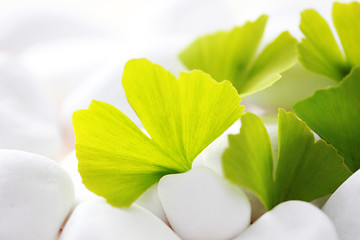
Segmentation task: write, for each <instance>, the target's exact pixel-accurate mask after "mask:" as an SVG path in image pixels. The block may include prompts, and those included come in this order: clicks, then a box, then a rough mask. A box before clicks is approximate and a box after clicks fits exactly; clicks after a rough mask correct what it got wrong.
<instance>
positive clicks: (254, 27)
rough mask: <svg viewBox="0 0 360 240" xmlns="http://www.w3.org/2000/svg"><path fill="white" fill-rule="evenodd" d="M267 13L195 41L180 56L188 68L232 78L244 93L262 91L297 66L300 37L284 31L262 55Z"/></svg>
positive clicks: (223, 77)
mask: <svg viewBox="0 0 360 240" xmlns="http://www.w3.org/2000/svg"><path fill="white" fill-rule="evenodd" d="M266 21H267V16H265V15H263V16H261V17H259V19H257V20H256V21H255V22H247V23H246V24H245V25H244V26H242V27H236V28H234V29H233V30H231V31H229V32H225V31H222V32H218V33H215V34H212V35H207V36H203V37H201V38H199V39H197V40H196V41H194V42H193V43H192V44H191V45H190V46H188V47H187V48H186V49H185V50H184V51H183V52H181V53H180V55H179V57H180V59H181V61H182V62H183V63H184V64H185V66H186V67H187V68H188V69H191V70H192V69H201V70H203V71H205V72H207V73H209V74H211V76H212V77H213V78H214V79H216V80H217V81H222V80H229V81H231V82H232V83H233V85H234V86H235V87H236V89H237V90H238V93H239V94H240V96H241V97H245V96H248V95H250V94H253V93H255V92H258V91H261V90H263V89H265V88H267V87H269V86H271V85H272V84H273V83H274V82H276V81H277V80H278V79H279V78H280V77H281V76H280V73H281V72H283V71H285V70H287V69H288V68H290V67H291V66H293V65H294V64H295V62H296V58H297V41H296V39H294V38H293V37H292V36H291V35H290V34H289V33H288V32H283V33H282V34H280V35H279V36H278V38H276V39H275V40H274V41H273V42H272V43H270V44H269V45H268V46H267V47H266V48H265V49H264V50H263V51H262V52H261V53H260V54H259V55H258V56H256V52H257V51H258V48H259V43H260V41H261V38H262V35H263V32H264V29H265V25H266Z"/></svg>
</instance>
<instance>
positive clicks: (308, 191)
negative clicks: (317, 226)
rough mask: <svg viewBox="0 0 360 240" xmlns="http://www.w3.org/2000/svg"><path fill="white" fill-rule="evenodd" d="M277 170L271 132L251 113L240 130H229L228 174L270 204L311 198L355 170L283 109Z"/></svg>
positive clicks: (331, 189)
mask: <svg viewBox="0 0 360 240" xmlns="http://www.w3.org/2000/svg"><path fill="white" fill-rule="evenodd" d="M278 125H279V133H278V134H279V146H278V159H277V161H276V170H275V173H274V170H273V164H274V160H273V157H272V152H271V143H270V138H269V135H268V133H267V131H266V129H265V126H264V124H263V122H262V121H261V119H260V118H259V117H257V116H256V115H255V114H252V113H245V114H244V115H243V116H242V117H241V130H240V133H239V134H237V135H230V136H229V148H228V149H226V150H225V152H224V154H223V169H224V173H225V176H226V177H227V178H228V179H229V180H230V181H232V182H233V183H235V184H238V185H240V186H242V187H244V188H247V189H249V190H250V191H252V192H253V193H254V194H255V195H256V196H257V197H258V198H259V199H260V201H261V202H262V203H263V204H264V206H265V207H266V208H267V209H271V208H273V207H274V206H276V205H277V204H279V203H281V202H284V201H287V200H303V201H312V200H314V199H316V198H319V197H322V196H324V195H326V194H329V193H333V192H334V191H335V190H336V189H337V188H338V187H339V186H340V184H341V183H343V182H344V181H345V180H346V179H347V178H348V177H349V176H350V175H351V172H350V171H349V170H348V169H347V167H346V166H345V164H344V162H343V159H342V158H341V157H340V156H339V155H338V154H337V152H336V150H335V149H334V148H333V147H332V146H331V145H329V144H327V143H326V142H325V141H323V140H319V141H317V142H315V138H314V135H313V134H312V133H311V131H310V129H309V128H308V127H307V125H306V124H305V123H304V122H302V121H301V120H299V119H297V118H296V116H295V115H294V114H292V113H290V112H285V111H284V110H282V109H280V110H279V119H278Z"/></svg>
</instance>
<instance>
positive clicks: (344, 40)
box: [299, 2, 360, 82]
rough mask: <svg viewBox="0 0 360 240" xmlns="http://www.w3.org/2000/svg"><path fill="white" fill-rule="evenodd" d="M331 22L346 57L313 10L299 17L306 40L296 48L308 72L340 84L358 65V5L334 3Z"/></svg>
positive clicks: (359, 17)
mask: <svg viewBox="0 0 360 240" xmlns="http://www.w3.org/2000/svg"><path fill="white" fill-rule="evenodd" d="M333 21H334V25H335V28H336V31H337V33H338V35H339V38H340V41H341V44H342V48H343V50H344V53H345V55H344V54H343V53H342V52H341V50H340V48H339V46H338V44H337V43H336V41H335V37H334V36H333V34H332V32H331V29H330V27H329V25H328V24H327V22H326V21H325V20H324V19H323V18H322V17H321V16H320V15H319V14H318V13H317V12H316V11H314V10H306V11H304V12H303V13H302V15H301V24H300V29H301V31H302V32H303V33H304V35H305V38H304V39H303V40H302V42H301V43H300V44H299V60H300V62H301V63H302V64H303V65H304V66H305V67H306V68H307V69H308V70H310V71H312V72H314V73H318V74H321V75H324V76H327V77H329V78H331V79H333V80H335V81H337V82H339V81H341V80H342V79H343V77H345V76H346V75H347V74H348V73H349V72H350V71H351V68H352V67H354V66H358V65H360V44H359V42H360V4H359V3H358V2H353V3H350V4H344V3H334V7H333Z"/></svg>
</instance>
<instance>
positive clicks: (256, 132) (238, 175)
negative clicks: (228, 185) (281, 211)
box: [222, 112, 274, 209]
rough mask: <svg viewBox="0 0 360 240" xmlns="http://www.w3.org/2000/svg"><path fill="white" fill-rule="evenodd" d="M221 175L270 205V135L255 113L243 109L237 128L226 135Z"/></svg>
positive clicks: (267, 206)
mask: <svg viewBox="0 0 360 240" xmlns="http://www.w3.org/2000/svg"><path fill="white" fill-rule="evenodd" d="M222 159H223V169H224V173H225V176H226V177H227V178H228V179H230V180H231V181H232V182H234V183H235V184H238V185H240V186H243V187H245V188H247V189H250V190H251V191H252V192H253V193H254V194H255V195H256V196H257V197H258V198H259V199H260V200H261V202H262V203H263V204H264V205H265V207H266V208H267V209H270V208H271V207H272V206H273V205H274V204H273V200H274V197H273V194H274V189H273V188H274V183H273V158H272V150H271V143H270V137H269V134H268V132H267V131H266V128H265V126H264V124H263V122H262V121H261V119H260V118H259V117H257V116H256V115H255V114H253V113H250V112H247V113H245V114H244V115H243V116H242V117H241V131H240V134H238V135H229V148H228V149H226V151H225V152H224V154H223V158H222Z"/></svg>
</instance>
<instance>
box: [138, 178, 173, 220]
mask: <svg viewBox="0 0 360 240" xmlns="http://www.w3.org/2000/svg"><path fill="white" fill-rule="evenodd" d="M135 204H136V205H138V206H140V207H143V208H145V209H146V210H148V211H150V212H152V213H153V214H154V215H155V216H157V217H158V218H159V219H160V220H161V221H163V222H164V223H166V224H168V223H169V222H168V220H167V218H166V215H165V212H164V208H163V206H162V204H161V201H160V199H159V194H158V184H154V185H153V186H151V187H150V188H149V189H148V190H146V192H144V193H143V194H142V195H141V196H140V197H139V198H138V199H137V200H136V201H135Z"/></svg>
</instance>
